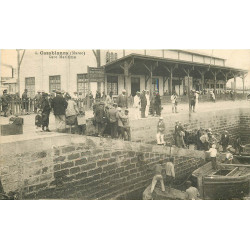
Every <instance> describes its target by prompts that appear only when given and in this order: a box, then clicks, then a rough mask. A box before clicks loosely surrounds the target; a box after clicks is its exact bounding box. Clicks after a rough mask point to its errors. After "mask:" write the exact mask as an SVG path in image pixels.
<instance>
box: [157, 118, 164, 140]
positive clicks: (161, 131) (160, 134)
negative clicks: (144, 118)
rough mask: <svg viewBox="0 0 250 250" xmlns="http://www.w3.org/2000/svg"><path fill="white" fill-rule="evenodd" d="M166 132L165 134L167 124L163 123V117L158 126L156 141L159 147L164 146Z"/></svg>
mask: <svg viewBox="0 0 250 250" xmlns="http://www.w3.org/2000/svg"><path fill="white" fill-rule="evenodd" d="M164 132H165V124H164V121H163V117H160V119H159V121H158V124H157V134H156V140H157V144H158V145H164V144H165V141H164Z"/></svg>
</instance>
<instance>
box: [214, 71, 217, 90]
mask: <svg viewBox="0 0 250 250" xmlns="http://www.w3.org/2000/svg"><path fill="white" fill-rule="evenodd" d="M216 81H217V73H216V72H214V94H216Z"/></svg>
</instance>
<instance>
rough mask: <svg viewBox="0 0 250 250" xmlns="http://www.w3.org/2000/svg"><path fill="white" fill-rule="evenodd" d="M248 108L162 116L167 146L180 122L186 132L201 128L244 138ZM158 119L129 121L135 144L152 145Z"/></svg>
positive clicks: (247, 120) (249, 110) (247, 122)
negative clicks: (185, 128) (226, 132)
mask: <svg viewBox="0 0 250 250" xmlns="http://www.w3.org/2000/svg"><path fill="white" fill-rule="evenodd" d="M249 116H250V108H249V109H247V108H234V109H226V110H213V111H208V112H197V113H192V114H191V115H189V114H188V113H186V114H182V113H178V114H170V115H163V118H164V122H165V125H166V132H165V134H166V138H167V142H168V143H169V144H172V143H173V134H174V127H175V122H176V121H180V122H182V124H188V127H187V129H188V130H194V129H199V128H200V127H201V128H205V129H207V128H211V129H212V130H213V131H214V132H215V133H222V132H223V131H224V130H227V131H228V132H229V134H230V135H231V138H232V139H233V138H235V137H236V136H242V139H244V138H245V136H246V134H247V133H248V131H249V130H248V129H247V128H246V127H248V128H249V127H250V123H249ZM158 120H159V118H157V117H148V118H147V119H139V120H132V121H131V123H130V124H131V128H132V129H131V134H132V140H133V141H137V142H146V143H152V142H155V141H156V132H157V123H158Z"/></svg>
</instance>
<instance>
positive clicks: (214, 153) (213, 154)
mask: <svg viewBox="0 0 250 250" xmlns="http://www.w3.org/2000/svg"><path fill="white" fill-rule="evenodd" d="M207 152H208V153H210V158H211V162H212V167H213V169H214V170H217V164H216V156H217V149H216V145H215V144H213V145H212V147H211V148H210V149H209V150H208V151H207Z"/></svg>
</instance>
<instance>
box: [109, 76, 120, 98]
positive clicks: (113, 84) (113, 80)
mask: <svg viewBox="0 0 250 250" xmlns="http://www.w3.org/2000/svg"><path fill="white" fill-rule="evenodd" d="M110 92H113V95H118V76H107V93H108V94H109V93H110Z"/></svg>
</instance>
